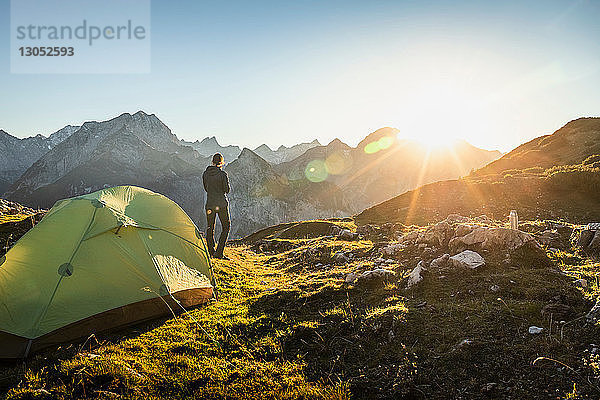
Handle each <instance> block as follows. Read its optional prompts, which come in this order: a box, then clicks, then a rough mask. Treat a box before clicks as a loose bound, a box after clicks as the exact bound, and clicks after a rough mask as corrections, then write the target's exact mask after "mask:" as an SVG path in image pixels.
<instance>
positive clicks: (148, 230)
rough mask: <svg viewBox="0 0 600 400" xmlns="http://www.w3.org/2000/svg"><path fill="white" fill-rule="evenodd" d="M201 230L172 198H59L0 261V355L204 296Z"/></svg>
mask: <svg viewBox="0 0 600 400" xmlns="http://www.w3.org/2000/svg"><path fill="white" fill-rule="evenodd" d="M213 284H214V278H213V275H212V270H211V266H210V259H209V255H208V251H207V248H206V246H205V244H204V240H203V238H202V235H201V234H200V232H199V231H198V229H197V228H196V226H195V225H194V223H193V222H192V221H191V220H190V218H189V217H188V216H187V214H186V213H185V212H184V211H183V210H182V209H181V208H180V207H179V206H178V205H177V204H176V203H174V202H173V201H171V200H169V199H168V198H166V197H165V196H162V195H160V194H157V193H153V192H151V191H149V190H146V189H142V188H138V187H133V186H119V187H114V188H109V189H104V190H100V191H98V192H95V193H91V194H87V195H83V196H79V197H75V198H70V199H65V200H61V201H58V202H57V203H56V204H55V205H54V207H52V209H51V210H50V211H48V213H47V214H46V216H45V217H44V218H43V219H42V221H41V222H40V223H39V224H37V225H36V226H35V227H34V228H33V229H31V230H30V231H29V232H27V233H26V234H25V235H24V236H23V237H22V238H21V239H20V240H19V241H18V242H17V243H16V244H15V245H14V247H13V248H12V249H10V251H9V252H8V253H6V255H5V256H4V257H2V258H0V358H21V357H26V356H27V355H28V354H30V353H31V352H33V351H36V350H39V349H41V348H44V347H48V346H52V345H56V344H60V343H67V342H71V341H75V340H78V339H81V338H84V337H87V336H89V335H90V334H91V333H95V332H100V331H104V330H108V329H113V328H117V327H123V326H126V325H130V324H133V323H136V322H139V321H143V320H148V319H151V318H156V317H157V316H161V315H165V314H168V313H170V312H171V311H170V309H173V310H174V311H177V310H179V311H181V310H182V308H185V307H189V306H194V305H197V304H201V303H204V302H206V301H208V300H209V299H210V298H212V297H213Z"/></svg>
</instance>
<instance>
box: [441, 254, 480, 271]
mask: <svg viewBox="0 0 600 400" xmlns="http://www.w3.org/2000/svg"><path fill="white" fill-rule="evenodd" d="M449 261H450V263H451V264H452V265H453V266H454V267H462V268H470V269H475V268H479V267H481V266H483V265H485V260H484V259H483V257H481V255H479V253H476V252H474V251H471V250H465V251H463V252H461V253H458V254H456V255H454V256H452V257H450V259H449Z"/></svg>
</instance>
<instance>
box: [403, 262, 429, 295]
mask: <svg viewBox="0 0 600 400" xmlns="http://www.w3.org/2000/svg"><path fill="white" fill-rule="evenodd" d="M423 271H425V263H423V261H419V263H418V264H417V266H416V267H415V269H413V270H412V272H411V273H410V275H408V280H407V281H406V288H407V289H408V288H411V287H412V286H414V285H416V284H417V283H419V282H421V281H422V280H423V275H422V273H423Z"/></svg>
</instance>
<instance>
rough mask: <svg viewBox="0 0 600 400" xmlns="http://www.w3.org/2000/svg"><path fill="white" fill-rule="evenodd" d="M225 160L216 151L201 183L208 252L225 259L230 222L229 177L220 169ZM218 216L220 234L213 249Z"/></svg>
mask: <svg viewBox="0 0 600 400" xmlns="http://www.w3.org/2000/svg"><path fill="white" fill-rule="evenodd" d="M224 163H225V160H224V158H223V156H222V155H221V154H220V153H216V154H215V155H214V156H213V158H212V165H209V166H208V167H207V168H206V170H205V171H204V173H203V174H202V183H203V184H204V190H205V191H206V205H205V207H204V208H205V210H206V238H207V239H206V241H207V244H208V252H209V253H210V255H211V256H213V257H215V258H221V259H227V257H225V256H224V255H223V250H224V249H225V243H226V242H227V237H228V236H229V229H230V227H231V223H230V221H229V202H228V201H227V193H229V178H228V177H227V172H225V171H223V170H222V167H223V164H224ZM217 216H219V221H221V235H220V236H219V243H218V244H217V248H216V249H215V237H214V234H215V222H216V217H217Z"/></svg>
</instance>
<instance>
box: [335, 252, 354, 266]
mask: <svg viewBox="0 0 600 400" xmlns="http://www.w3.org/2000/svg"><path fill="white" fill-rule="evenodd" d="M333 261H335V262H336V263H338V264H346V263H347V262H348V261H350V259H349V258H348V257H347V256H346V255H345V254H344V252H343V251H338V252H337V253H335V254H334V255H333Z"/></svg>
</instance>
